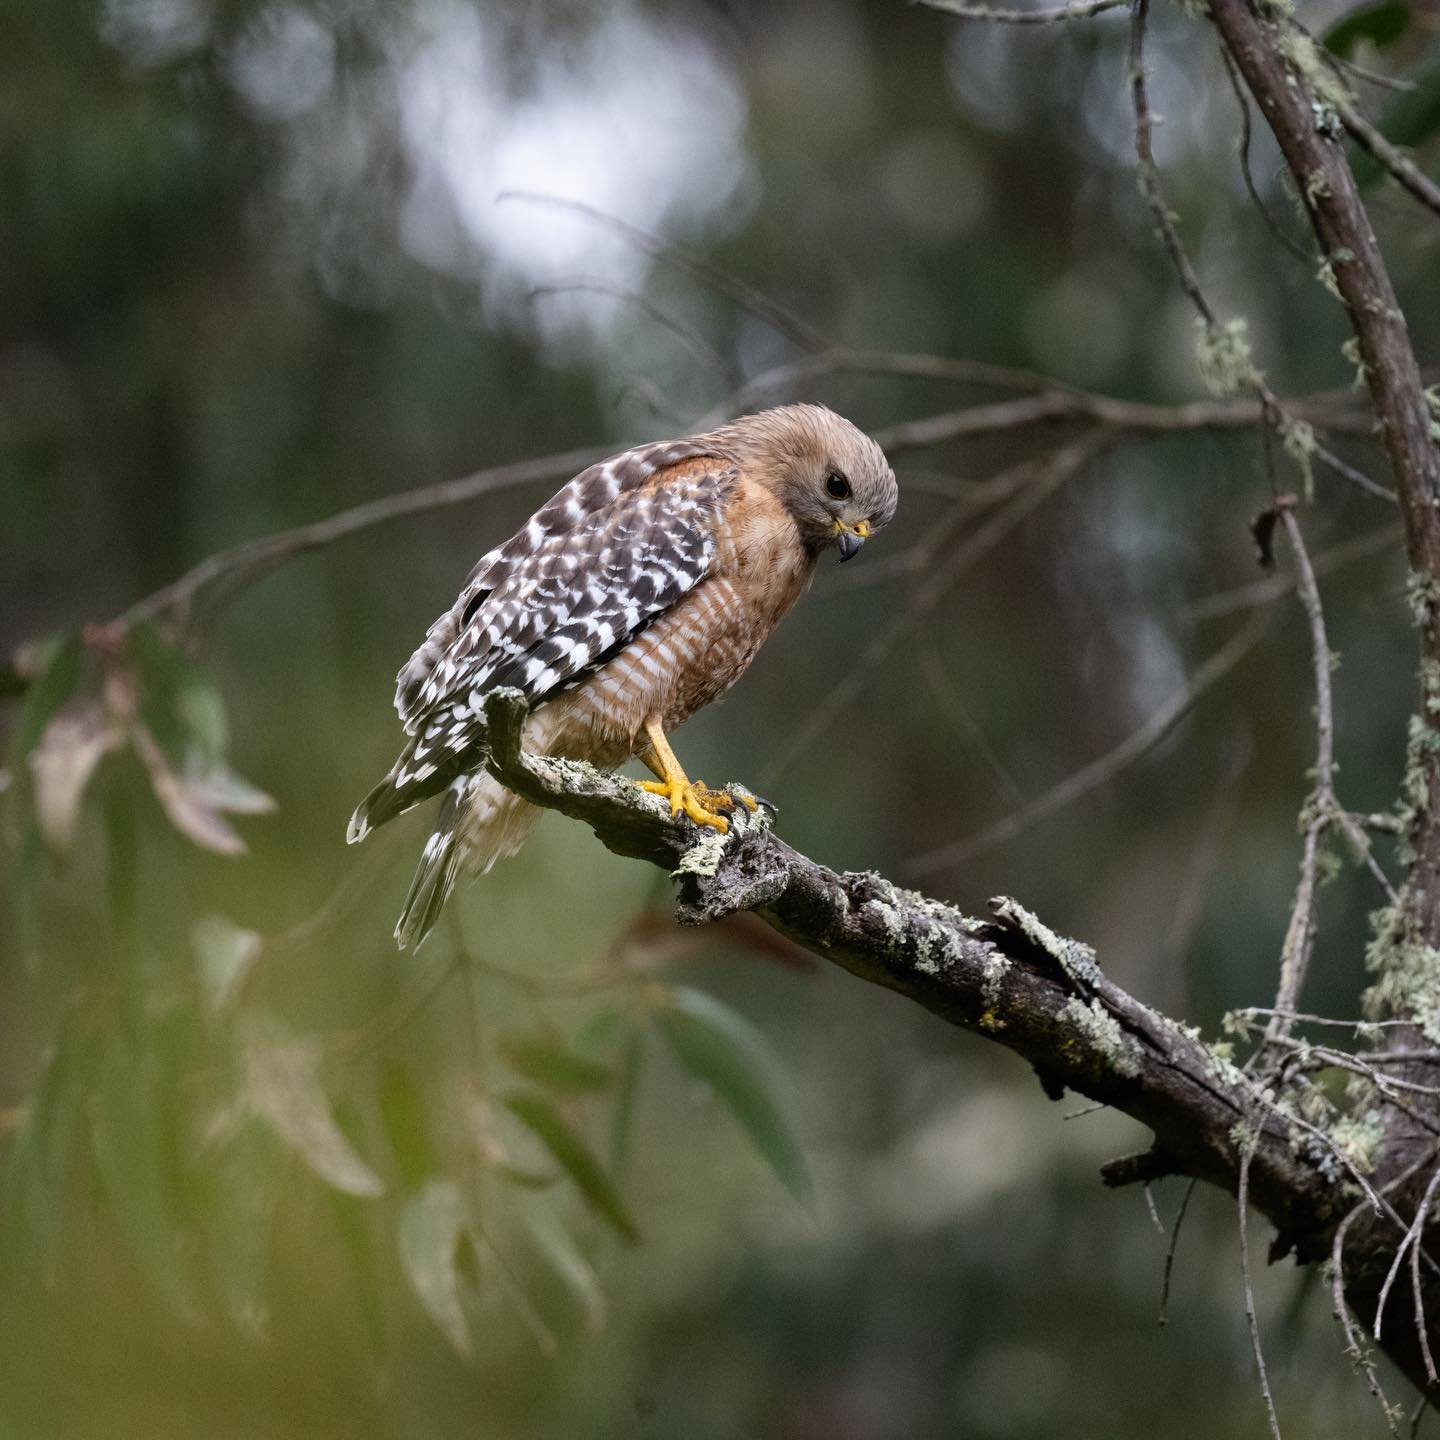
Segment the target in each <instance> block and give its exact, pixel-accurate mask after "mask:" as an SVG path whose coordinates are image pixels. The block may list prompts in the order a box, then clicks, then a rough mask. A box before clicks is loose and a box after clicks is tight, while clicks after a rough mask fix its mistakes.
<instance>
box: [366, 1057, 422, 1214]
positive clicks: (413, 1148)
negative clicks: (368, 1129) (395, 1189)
mask: <svg viewBox="0 0 1440 1440" xmlns="http://www.w3.org/2000/svg"><path fill="white" fill-rule="evenodd" d="M379 1105H380V1122H381V1124H382V1125H383V1126H384V1128H385V1135H386V1137H387V1138H388V1140H389V1141H390V1149H391V1151H392V1152H393V1154H394V1156H395V1163H396V1165H397V1166H398V1168H399V1170H400V1180H401V1183H402V1184H403V1185H404V1186H405V1188H406V1189H407V1190H413V1189H415V1188H416V1187H417V1186H418V1185H419V1184H420V1183H421V1181H422V1180H424V1179H425V1177H426V1176H427V1175H429V1174H430V1173H431V1172H432V1171H433V1170H434V1169H435V1157H434V1154H433V1153H432V1151H431V1146H430V1131H429V1126H428V1124H427V1122H426V1116H425V1097H424V1095H423V1094H422V1093H421V1091H420V1087H419V1085H417V1084H416V1083H415V1077H414V1075H412V1074H411V1072H410V1071H409V1069H408V1068H406V1067H405V1066H403V1065H387V1066H386V1067H385V1069H384V1071H383V1072H382V1073H381V1076H380V1092H379Z"/></svg>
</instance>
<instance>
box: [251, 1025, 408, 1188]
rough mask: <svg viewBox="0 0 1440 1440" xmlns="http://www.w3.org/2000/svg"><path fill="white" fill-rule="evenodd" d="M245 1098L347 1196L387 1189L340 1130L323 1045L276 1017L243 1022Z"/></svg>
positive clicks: (294, 1148)
mask: <svg viewBox="0 0 1440 1440" xmlns="http://www.w3.org/2000/svg"><path fill="white" fill-rule="evenodd" d="M239 1043H240V1061H241V1066H242V1069H243V1072H244V1085H245V1099H246V1102H247V1104H248V1105H249V1106H250V1108H251V1110H252V1111H253V1112H254V1113H255V1114H256V1115H258V1116H259V1117H260V1118H261V1119H262V1120H264V1121H265V1122H266V1124H268V1125H269V1126H270V1128H271V1129H272V1130H274V1132H275V1133H276V1135H278V1136H279V1137H280V1139H281V1140H283V1141H284V1142H285V1143H286V1144H287V1145H288V1146H290V1148H291V1149H292V1150H294V1151H295V1153H296V1154H297V1155H298V1156H299V1157H300V1159H301V1160H302V1161H304V1163H305V1164H306V1165H307V1166H308V1167H309V1168H310V1169H311V1170H312V1171H314V1173H315V1174H316V1175H318V1176H319V1177H320V1178H321V1179H322V1180H324V1181H325V1183H326V1184H327V1185H332V1186H334V1187H335V1189H337V1190H343V1191H344V1192H345V1193H346V1194H348V1195H379V1194H381V1193H383V1191H384V1189H385V1187H384V1185H383V1184H382V1183H381V1181H380V1177H379V1176H378V1175H377V1174H376V1173H375V1172H374V1171H373V1170H372V1169H371V1168H370V1166H369V1165H368V1164H366V1162H365V1161H364V1160H363V1159H362V1158H361V1155H360V1152H359V1151H358V1150H356V1148H355V1147H354V1145H352V1144H351V1142H350V1140H349V1139H348V1138H347V1137H346V1135H345V1132H344V1131H343V1130H342V1129H341V1128H340V1124H339V1122H338V1121H337V1120H336V1118H335V1115H334V1112H333V1111H332V1110H331V1108H330V1099H329V1097H328V1096H327V1095H326V1093H325V1088H324V1086H323V1085H321V1083H320V1076H319V1071H320V1058H321V1048H320V1043H319V1041H318V1040H315V1039H314V1038H312V1037H310V1036H300V1035H295V1034H293V1033H291V1032H290V1031H289V1030H288V1029H287V1028H286V1027H285V1026H284V1025H282V1024H281V1022H280V1021H279V1020H277V1019H276V1018H275V1017H274V1016H270V1015H262V1014H252V1015H248V1016H246V1017H244V1019H243V1021H242V1022H241V1024H240V1026H239Z"/></svg>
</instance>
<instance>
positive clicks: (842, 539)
mask: <svg viewBox="0 0 1440 1440" xmlns="http://www.w3.org/2000/svg"><path fill="white" fill-rule="evenodd" d="M869 538H870V522H869V521H868V520H857V521H856V522H855V524H854V525H847V524H846V523H845V522H844V521H843V520H837V521H836V522H835V548H836V549H837V550H838V551H839V552H840V559H841V561H842V562H843V561H846V560H848V559H850V557H851V556H852V555H858V554H859V553H860V547H861V546H862V545H863V544H864V543H865V542H866V541H867V540H868V539H869Z"/></svg>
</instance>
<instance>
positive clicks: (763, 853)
mask: <svg viewBox="0 0 1440 1440" xmlns="http://www.w3.org/2000/svg"><path fill="white" fill-rule="evenodd" d="M525 716H526V706H525V701H524V699H523V697H521V696H520V695H519V693H518V692H516V691H513V690H499V691H494V692H492V693H491V694H490V695H489V697H488V698H487V701H486V719H487V723H488V728H489V734H490V740H491V754H490V759H489V762H488V764H489V768H490V771H491V773H492V774H493V775H494V776H495V777H496V778H497V779H498V780H500V781H501V782H502V783H503V784H505V785H506V786H508V787H509V788H510V789H512V790H514V791H515V792H516V793H517V794H519V795H521V796H523V797H524V798H525V799H527V800H529V801H531V802H532V803H534V804H536V805H540V806H543V807H545V808H547V809H552V810H558V811H560V812H561V813H562V814H565V815H568V816H570V817H571V818H572V819H576V820H581V821H583V822H584V823H585V824H587V825H589V826H590V828H591V829H592V830H593V831H594V832H595V834H596V836H597V837H598V838H599V839H600V841H601V842H602V843H603V844H604V845H605V846H606V847H607V848H608V849H610V850H612V851H614V852H615V853H616V854H618V855H623V856H626V857H629V858H632V859H638V860H644V861H647V862H649V863H650V864H653V865H658V866H660V867H662V868H664V869H666V870H669V871H670V872H671V873H672V874H673V875H674V876H675V877H676V879H677V880H678V881H679V882H680V893H679V900H678V915H679V918H680V919H681V921H682V922H684V923H687V924H703V923H707V922H709V921H713V920H717V919H719V918H721V917H723V916H725V915H728V914H731V913H733V912H735V911H739V910H753V911H755V912H756V913H757V914H759V915H760V916H762V917H763V918H764V919H765V920H766V921H768V922H769V923H770V924H771V925H772V926H774V927H775V928H776V929H777V930H779V931H780V932H781V933H782V934H784V935H786V936H787V937H788V938H790V939H791V940H794V941H795V942H796V943H797V944H799V945H802V946H803V947H805V948H806V949H807V950H810V951H812V952H813V953H814V954H816V955H818V956H820V957H821V958H822V959H826V960H830V961H832V962H834V963H835V964H838V965H840V966H842V967H844V968H845V969H846V970H849V971H850V972H851V973H852V974H855V975H858V976H860V977H861V978H862V979H865V980H869V981H871V982H872V983H874V984H878V985H884V986H885V987H886V988H888V989H891V990H895V991H898V992H899V993H900V994H902V995H906V996H908V997H909V998H910V999H912V1000H915V1001H916V1002H917V1003H918V1004H920V1005H923V1006H924V1007H925V1008H926V1009H927V1010H930V1011H932V1012H933V1013H935V1014H937V1015H939V1016H941V1017H942V1018H943V1019H945V1020H948V1021H949V1022H950V1023H952V1024H955V1025H959V1026H961V1027H962V1028H964V1029H967V1030H972V1031H974V1032H976V1033H977V1034H981V1035H984V1036H986V1037H988V1038H990V1039H992V1040H995V1041H996V1042H998V1043H999V1044H1001V1045H1004V1046H1006V1047H1007V1048H1008V1049H1011V1050H1014V1051H1015V1052H1016V1053H1017V1054H1019V1055H1021V1056H1022V1057H1023V1058H1024V1059H1026V1060H1027V1061H1029V1062H1030V1064H1031V1065H1032V1066H1034V1068H1035V1069H1036V1071H1037V1073H1038V1074H1039V1076H1040V1078H1041V1080H1042V1082H1043V1083H1044V1085H1045V1087H1046V1089H1047V1092H1049V1093H1051V1094H1055V1095H1058V1094H1059V1092H1060V1090H1061V1089H1062V1088H1068V1089H1073V1090H1075V1091H1077V1092H1078V1093H1080V1094H1082V1095H1087V1096H1089V1097H1090V1098H1092V1099H1094V1100H1097V1101H1101V1102H1103V1103H1105V1104H1107V1105H1112V1106H1114V1107H1115V1108H1116V1109H1118V1110H1121V1111H1123V1112H1124V1113H1125V1114H1127V1115H1131V1116H1133V1117H1134V1118H1135V1119H1137V1120H1139V1121H1141V1122H1142V1123H1143V1124H1145V1125H1148V1126H1149V1127H1150V1128H1151V1130H1153V1131H1154V1134H1155V1150H1154V1152H1152V1153H1151V1154H1150V1155H1149V1157H1148V1158H1147V1159H1146V1160H1144V1161H1143V1162H1142V1161H1128V1162H1126V1163H1125V1165H1124V1166H1122V1167H1119V1168H1117V1169H1115V1170H1113V1171H1112V1172H1111V1174H1110V1175H1109V1177H1108V1178H1109V1179H1110V1180H1111V1181H1112V1183H1125V1182H1128V1181H1132V1180H1136V1179H1140V1178H1145V1179H1153V1178H1155V1177H1156V1176H1158V1175H1160V1174H1170V1173H1180V1174H1185V1175H1190V1176H1194V1177H1196V1178H1199V1179H1204V1180H1208V1181H1210V1182H1212V1183H1214V1184H1217V1185H1220V1186H1222V1187H1224V1188H1225V1189H1228V1190H1230V1191H1232V1192H1233V1191H1235V1190H1236V1189H1237V1188H1238V1185H1239V1176H1240V1165H1241V1160H1242V1153H1241V1152H1242V1148H1243V1147H1242V1140H1243V1141H1244V1143H1245V1144H1247V1145H1251V1146H1253V1153H1252V1156H1251V1159H1250V1162H1249V1165H1250V1175H1249V1185H1250V1193H1251V1197H1252V1200H1253V1202H1254V1204H1255V1205H1256V1206H1257V1207H1258V1208H1259V1209H1261V1210H1262V1211H1263V1212H1264V1213H1265V1214H1266V1215H1267V1216H1268V1217H1269V1218H1270V1220H1271V1221H1272V1222H1273V1223H1274V1224H1275V1225H1276V1227H1277V1228H1278V1229H1279V1231H1280V1233H1281V1235H1282V1236H1283V1239H1284V1245H1285V1246H1286V1247H1293V1248H1294V1249H1295V1250H1296V1252H1297V1254H1299V1255H1300V1256H1301V1257H1302V1258H1303V1259H1306V1260H1314V1259H1318V1258H1322V1257H1324V1256H1326V1255H1328V1254H1329V1247H1330V1242H1331V1237H1332V1235H1333V1233H1334V1230H1335V1227H1336V1226H1337V1225H1338V1224H1339V1223H1340V1221H1341V1220H1342V1219H1343V1218H1344V1217H1345V1215H1346V1214H1348V1212H1349V1211H1350V1209H1351V1207H1352V1206H1353V1205H1354V1203H1355V1199H1356V1194H1357V1192H1356V1191H1355V1190H1353V1189H1352V1188H1351V1187H1349V1186H1346V1185H1344V1184H1342V1183H1339V1182H1340V1181H1341V1180H1342V1178H1343V1173H1344V1170H1345V1163H1344V1161H1343V1160H1341V1159H1340V1158H1338V1157H1337V1155H1336V1153H1335V1152H1334V1151H1333V1150H1331V1149H1329V1148H1327V1146H1326V1143H1325V1141H1324V1137H1323V1136H1321V1135H1320V1134H1319V1132H1318V1131H1316V1130H1314V1128H1313V1127H1310V1126H1308V1125H1306V1124H1305V1122H1303V1121H1299V1120H1296V1119H1294V1118H1293V1117H1289V1116H1287V1115H1285V1114H1283V1113H1282V1112H1280V1111H1279V1110H1277V1109H1276V1108H1275V1107H1274V1106H1273V1105H1271V1104H1269V1103H1268V1102H1267V1101H1266V1100H1265V1099H1264V1098H1263V1096H1262V1094H1261V1092H1260V1090H1259V1088H1258V1087H1257V1086H1256V1085H1255V1084H1254V1083H1253V1082H1252V1081H1251V1080H1250V1078H1249V1077H1247V1076H1246V1075H1245V1074H1244V1073H1243V1072H1242V1071H1240V1070H1239V1069H1238V1068H1237V1067H1236V1066H1234V1065H1232V1064H1230V1063H1229V1062H1228V1061H1227V1060H1224V1059H1222V1058H1218V1057H1217V1056H1216V1055H1215V1054H1214V1053H1213V1052H1212V1051H1211V1050H1210V1049H1209V1048H1207V1047H1206V1046H1205V1045H1204V1044H1203V1043H1202V1042H1201V1041H1200V1040H1199V1039H1198V1038H1197V1037H1196V1036H1195V1035H1194V1034H1193V1033H1192V1032H1190V1031H1187V1030H1186V1029H1184V1028H1183V1027H1182V1026H1180V1025H1179V1024H1177V1023H1176V1022H1175V1021H1173V1020H1170V1019H1168V1018H1166V1017H1165V1016H1163V1015H1160V1014H1159V1013H1157V1012H1156V1011H1154V1010H1152V1009H1150V1008H1149V1007H1148V1006H1146V1005H1144V1004H1142V1003H1141V1002H1140V1001H1138V1000H1136V999H1135V998H1134V997H1133V996H1131V995H1129V994H1127V993H1126V992H1125V991H1124V990H1122V989H1121V988H1120V987H1119V986H1117V985H1115V984H1114V983H1113V982H1112V981H1110V980H1109V979H1108V978H1107V977H1106V976H1105V974H1104V973H1103V972H1102V971H1101V969H1100V968H1099V966H1098V965H1097V964H1096V961H1095V957H1094V955H1093V953H1092V952H1091V951H1090V950H1089V948H1088V947H1086V946H1084V945H1082V944H1079V943H1078V942H1076V941H1072V940H1066V939H1063V938H1062V937H1060V936H1058V935H1056V934H1055V933H1054V932H1053V931H1051V930H1050V929H1049V928H1047V927H1046V926H1045V925H1044V924H1043V923H1042V922H1041V921H1039V920H1038V919H1036V917H1035V916H1033V915H1031V914H1030V913H1029V912H1028V911H1027V910H1025V909H1024V908H1023V907H1022V906H1021V905H1020V904H1018V903H1017V902H1016V901H1014V900H1009V899H1001V900H997V901H993V902H992V910H993V914H992V916H991V917H990V918H987V919H977V918H974V917H971V916H967V915H964V914H962V913H961V912H960V911H959V910H957V909H955V908H954V907H952V906H949V905H945V904H942V903H941V902H940V901H937V900H932V899H929V898H927V897H926V896H924V895H921V894H919V893H917V892H915V891H913V890H905V889H902V888H900V887H899V886H897V885H895V884H893V883H892V882H890V881H889V880H887V879H885V878H884V877H883V876H881V875H877V874H875V873H874V872H872V871H860V872H853V871H851V872H837V871H834V870H831V869H829V868H828V867H826V866H824V865H821V864H819V863H818V862H817V861H814V860H812V859H810V858H809V857H808V856H805V855H802V854H800V853H799V852H798V851H796V850H794V849H793V848H792V847H791V846H789V845H788V844H786V843H785V841H784V840H782V839H781V838H780V837H779V836H778V835H777V834H776V833H775V831H774V829H773V827H772V824H771V821H770V818H769V816H768V814H767V812H766V811H764V810H763V809H762V810H761V811H760V812H759V813H758V814H757V815H755V816H753V817H752V816H749V815H748V814H746V813H745V812H744V811H740V812H738V813H737V817H736V821H735V826H734V830H733V832H732V833H731V834H730V835H728V836H724V837H721V836H716V835H711V834H704V835H702V834H701V832H700V831H698V830H697V829H696V827H695V826H693V825H691V824H690V823H689V822H688V821H686V820H684V819H683V818H681V819H675V818H672V817H671V815H670V812H669V808H668V807H667V806H666V805H665V803H664V802H663V801H662V800H660V799H658V798H657V797H655V796H653V795H650V794H648V793H646V792H645V791H642V790H641V789H640V788H639V787H638V786H637V785H635V784H634V783H633V782H631V781H629V780H627V779H625V778H624V777H621V776H615V775H611V774H606V773H603V772H601V771H597V770H595V769H593V768H592V767H590V766H588V765H582V764H576V763H573V762H570V761H564V760H553V759H544V758H540V757H536V756H532V755H528V754H525V753H524V752H523V751H522V750H521V748H520V740H521V734H522V730H523V726H524V721H525ZM1352 1178H1354V1177H1352ZM1403 1228H1404V1227H1403V1226H1401V1227H1399V1228H1398V1229H1397V1234H1398V1233H1400V1231H1403ZM1352 1263H1353V1262H1352Z"/></svg>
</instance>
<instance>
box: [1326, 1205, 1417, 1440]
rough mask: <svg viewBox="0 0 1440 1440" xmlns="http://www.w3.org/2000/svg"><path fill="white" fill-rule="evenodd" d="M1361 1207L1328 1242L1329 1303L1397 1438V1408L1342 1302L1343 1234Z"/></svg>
mask: <svg viewBox="0 0 1440 1440" xmlns="http://www.w3.org/2000/svg"><path fill="white" fill-rule="evenodd" d="M1362 1210H1363V1207H1362V1206H1360V1205H1357V1206H1356V1207H1355V1208H1354V1209H1353V1210H1352V1211H1351V1212H1350V1213H1349V1214H1348V1215H1347V1216H1346V1217H1345V1218H1344V1219H1343V1220H1342V1221H1341V1222H1340V1224H1339V1225H1338V1226H1337V1227H1336V1229H1335V1238H1334V1240H1333V1241H1332V1243H1331V1246H1330V1299H1331V1306H1332V1309H1333V1310H1334V1313H1335V1318H1336V1319H1337V1320H1338V1321H1339V1322H1340V1329H1341V1331H1342V1333H1343V1334H1344V1336H1345V1350H1346V1353H1347V1354H1348V1355H1349V1356H1350V1359H1351V1360H1352V1362H1353V1363H1354V1365H1355V1368H1356V1369H1357V1370H1359V1371H1360V1372H1361V1373H1362V1374H1363V1375H1364V1376H1365V1383H1366V1385H1367V1386H1368V1387H1369V1390H1370V1393H1371V1394H1372V1395H1373V1396H1374V1397H1375V1399H1376V1401H1377V1402H1378V1404H1379V1406H1380V1413H1381V1414H1382V1415H1384V1417H1385V1424H1386V1426H1387V1428H1388V1429H1389V1431H1390V1433H1391V1435H1393V1436H1395V1437H1396V1440H1399V1435H1400V1432H1399V1430H1398V1429H1397V1428H1396V1426H1395V1414H1396V1412H1395V1410H1394V1409H1393V1407H1392V1406H1391V1404H1390V1400H1389V1398H1388V1397H1387V1396H1386V1394H1385V1390H1384V1387H1383V1386H1382V1385H1381V1384H1380V1376H1379V1374H1378V1373H1377V1371H1376V1369H1375V1362H1374V1361H1373V1360H1372V1359H1371V1358H1370V1356H1369V1354H1368V1352H1367V1351H1366V1349H1365V1346H1364V1344H1363V1342H1362V1341H1361V1338H1360V1332H1359V1330H1358V1329H1357V1328H1356V1326H1355V1322H1354V1321H1353V1320H1351V1318H1350V1309H1349V1306H1348V1305H1347V1304H1346V1302H1345V1237H1346V1236H1347V1235H1348V1234H1349V1233H1350V1226H1351V1225H1352V1224H1353V1223H1354V1222H1355V1221H1356V1220H1357V1219H1358V1218H1359V1216H1360V1214H1361V1213H1362Z"/></svg>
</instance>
